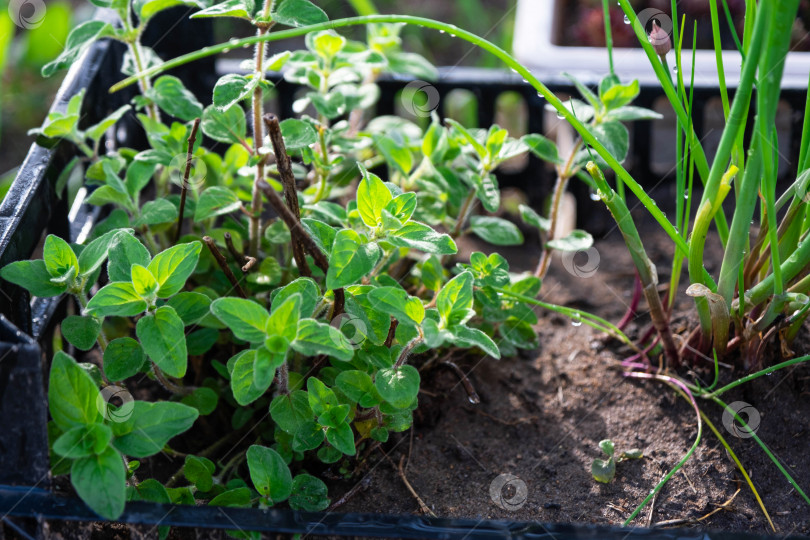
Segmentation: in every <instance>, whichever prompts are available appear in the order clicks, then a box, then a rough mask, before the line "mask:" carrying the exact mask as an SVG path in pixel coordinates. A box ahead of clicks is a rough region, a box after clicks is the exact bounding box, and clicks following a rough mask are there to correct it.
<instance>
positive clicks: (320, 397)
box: [307, 377, 340, 416]
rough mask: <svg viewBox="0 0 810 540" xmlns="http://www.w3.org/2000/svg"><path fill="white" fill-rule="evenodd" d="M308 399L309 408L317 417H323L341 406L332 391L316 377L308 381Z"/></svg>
mask: <svg viewBox="0 0 810 540" xmlns="http://www.w3.org/2000/svg"><path fill="white" fill-rule="evenodd" d="M307 397H308V398H309V407H310V408H311V409H312V412H313V413H314V414H315V415H316V416H321V415H322V414H324V413H325V412H326V411H328V410H329V409H331V408H332V407H337V406H339V405H340V403H339V402H338V399H337V396H336V395H335V393H334V392H333V391H332V389H331V388H329V387H328V386H326V385H325V384H323V382H321V381H320V380H319V379H318V378H316V377H310V378H309V379H307Z"/></svg>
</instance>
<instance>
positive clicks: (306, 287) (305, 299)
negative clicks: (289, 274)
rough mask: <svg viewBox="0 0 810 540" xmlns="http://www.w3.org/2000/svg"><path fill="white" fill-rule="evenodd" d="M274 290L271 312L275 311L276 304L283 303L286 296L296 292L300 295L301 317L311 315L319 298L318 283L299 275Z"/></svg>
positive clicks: (280, 304)
mask: <svg viewBox="0 0 810 540" xmlns="http://www.w3.org/2000/svg"><path fill="white" fill-rule="evenodd" d="M274 292H275V295H274V296H273V297H272V300H273V304H272V306H271V308H270V311H271V312H272V311H275V309H276V307H277V306H282V305H284V302H285V301H286V300H287V298H289V297H291V296H293V295H294V294H298V295H300V296H301V315H302V316H303V317H311V316H312V315H313V312H314V311H315V307H316V306H317V304H318V301H319V300H320V299H321V291H320V290H319V289H318V285H317V284H316V283H315V281H314V280H313V279H312V278H309V277H300V278H298V279H296V280H294V281H291V282H290V283H288V284H287V285H285V286H284V287H283V288H281V289H277V290H276V291H274Z"/></svg>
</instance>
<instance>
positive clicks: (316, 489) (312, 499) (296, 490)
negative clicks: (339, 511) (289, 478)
mask: <svg viewBox="0 0 810 540" xmlns="http://www.w3.org/2000/svg"><path fill="white" fill-rule="evenodd" d="M329 502H330V501H329V490H328V489H327V487H326V484H324V483H323V481H322V480H320V479H319V478H315V477H314V476H310V475H308V474H299V475H298V476H296V477H295V478H293V482H292V494H291V495H290V508H292V509H293V510H303V511H304V512H320V511H321V510H324V509H326V508H327V507H328V506H329Z"/></svg>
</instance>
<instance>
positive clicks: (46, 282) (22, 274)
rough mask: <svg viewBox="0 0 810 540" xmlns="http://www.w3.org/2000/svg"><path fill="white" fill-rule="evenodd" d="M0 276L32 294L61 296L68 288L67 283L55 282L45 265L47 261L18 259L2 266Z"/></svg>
mask: <svg viewBox="0 0 810 540" xmlns="http://www.w3.org/2000/svg"><path fill="white" fill-rule="evenodd" d="M0 276H2V277H3V279H5V280H6V281H8V282H10V283H13V284H15V285H19V286H20V287H22V288H23V289H26V290H27V291H28V292H29V293H31V296H36V297H38V298H48V297H51V296H59V295H60V294H62V293H64V292H65V290H66V289H67V284H66V283H53V282H52V281H51V275H50V274H49V273H48V270H47V268H46V267H45V261H43V260H42V259H37V260H34V261H16V262H13V263H10V264H8V265H6V266H4V267H3V268H0Z"/></svg>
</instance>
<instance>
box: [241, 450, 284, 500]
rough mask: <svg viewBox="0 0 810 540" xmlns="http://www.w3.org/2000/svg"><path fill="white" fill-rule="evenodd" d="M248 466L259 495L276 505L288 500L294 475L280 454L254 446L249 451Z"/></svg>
mask: <svg viewBox="0 0 810 540" xmlns="http://www.w3.org/2000/svg"><path fill="white" fill-rule="evenodd" d="M247 464H248V470H249V471H250V480H251V481H252V482H253V486H254V487H255V488H256V491H258V492H259V495H261V496H263V497H267V498H269V499H270V500H271V501H273V502H274V503H278V502H282V501H285V500H287V498H288V497H289V496H290V493H292V475H291V474H290V468H289V467H288V466H287V463H286V462H285V461H284V458H282V457H281V455H280V454H279V453H278V452H276V451H275V450H273V449H272V448H266V447H264V446H259V445H257V444H254V445H253V446H251V447H250V448H248V450H247Z"/></svg>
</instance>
